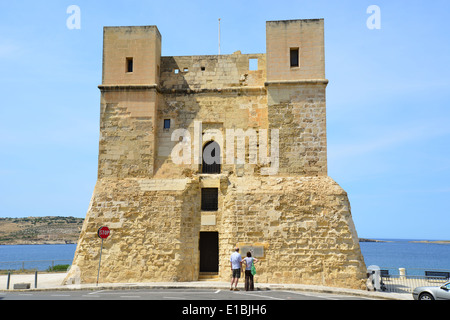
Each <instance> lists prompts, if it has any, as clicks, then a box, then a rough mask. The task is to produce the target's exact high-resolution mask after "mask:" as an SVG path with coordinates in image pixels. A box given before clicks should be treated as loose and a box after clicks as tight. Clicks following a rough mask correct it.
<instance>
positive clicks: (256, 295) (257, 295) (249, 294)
mask: <svg viewBox="0 0 450 320" xmlns="http://www.w3.org/2000/svg"><path fill="white" fill-rule="evenodd" d="M236 294H243V295H247V296H252V297H263V298H269V299H273V300H285V299H282V298H275V297H271V296H264V295H262V294H254V293H245V292H239V293H236Z"/></svg>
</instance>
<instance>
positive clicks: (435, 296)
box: [412, 282, 450, 300]
mask: <svg viewBox="0 0 450 320" xmlns="http://www.w3.org/2000/svg"><path fill="white" fill-rule="evenodd" d="M412 295H413V298H414V300H450V282H446V283H445V284H443V285H442V286H440V287H417V288H415V289H414V291H413V293H412Z"/></svg>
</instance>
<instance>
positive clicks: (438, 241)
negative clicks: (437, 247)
mask: <svg viewBox="0 0 450 320" xmlns="http://www.w3.org/2000/svg"><path fill="white" fill-rule="evenodd" d="M409 242H412V243H434V244H450V240H414V241H409Z"/></svg>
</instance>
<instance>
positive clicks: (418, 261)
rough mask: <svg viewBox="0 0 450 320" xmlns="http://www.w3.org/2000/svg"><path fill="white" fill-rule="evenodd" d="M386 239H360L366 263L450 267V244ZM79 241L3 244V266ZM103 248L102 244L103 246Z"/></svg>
mask: <svg viewBox="0 0 450 320" xmlns="http://www.w3.org/2000/svg"><path fill="white" fill-rule="evenodd" d="M379 240H383V241H384V242H360V247H361V252H362V254H363V257H364V261H365V263H366V266H367V267H369V266H372V265H376V266H379V267H380V268H381V269H388V270H390V273H391V274H398V269H399V268H405V269H406V270H407V274H409V275H416V274H417V275H421V274H422V275H423V270H425V269H426V270H446V271H449V270H450V244H437V243H416V242H413V241H423V240H412V239H379ZM75 249H76V244H51V245H50V244H47V245H0V270H18V269H36V270H38V271H45V270H47V269H48V268H49V267H51V266H52V265H61V264H63V265H66V264H69V265H70V264H71V263H72V260H73V257H74V254H75ZM99 249H100V248H99Z"/></svg>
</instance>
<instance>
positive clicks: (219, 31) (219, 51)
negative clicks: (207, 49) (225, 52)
mask: <svg viewBox="0 0 450 320" xmlns="http://www.w3.org/2000/svg"><path fill="white" fill-rule="evenodd" d="M219 56H220V18H219Z"/></svg>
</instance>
